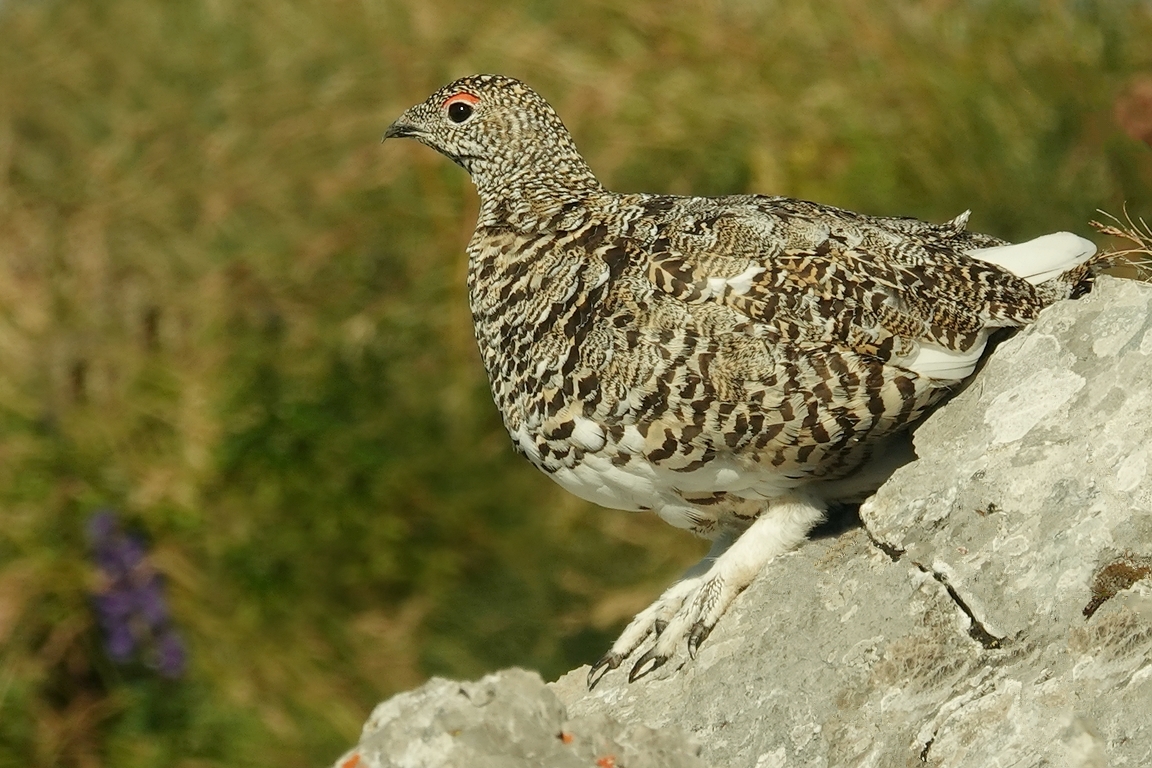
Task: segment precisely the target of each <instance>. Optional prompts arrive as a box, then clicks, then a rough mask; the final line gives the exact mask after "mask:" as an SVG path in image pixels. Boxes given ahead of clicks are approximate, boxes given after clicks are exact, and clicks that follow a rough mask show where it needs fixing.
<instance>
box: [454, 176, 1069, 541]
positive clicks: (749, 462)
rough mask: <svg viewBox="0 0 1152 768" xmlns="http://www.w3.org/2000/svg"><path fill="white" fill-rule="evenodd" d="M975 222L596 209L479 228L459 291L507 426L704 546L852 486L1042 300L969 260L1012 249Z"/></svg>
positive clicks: (743, 203) (528, 445)
mask: <svg viewBox="0 0 1152 768" xmlns="http://www.w3.org/2000/svg"><path fill="white" fill-rule="evenodd" d="M965 219H966V217H960V218H958V219H956V220H954V221H951V222H948V223H947V224H942V225H932V224H927V223H925V222H921V221H918V220H915V219H892V218H876V217H867V216H861V215H858V214H853V213H850V212H847V211H843V210H840V209H836V208H832V207H828V206H821V205H818V204H815V203H808V202H804V201H799V200H793V199H788V198H779V197H762V196H734V197H723V198H687V197H673V196H651V195H615V194H611V193H607V192H605V193H602V194H599V195H596V196H590V197H589V198H588V199H586V200H585V201H584V202H583V204H581V205H574V206H569V207H568V209H567V210H565V211H563V212H561V213H560V214H558V215H556V216H555V217H553V219H552V220H550V221H548V222H545V223H543V224H542V225H541V226H539V227H537V228H535V229H533V230H531V231H517V229H516V228H514V227H504V226H483V225H482V226H480V227H479V228H478V229H477V232H476V235H475V237H474V238H473V240H472V243H471V245H470V255H471V260H470V271H469V287H470V294H471V299H472V307H473V315H474V320H475V324H476V334H477V339H478V341H479V344H480V349H481V352H482V355H483V357H484V361H485V365H486V367H487V370H488V374H489V378H490V381H491V384H492V389H493V393H494V395H495V399H496V402H497V405H498V406H499V408H500V410H501V413H502V415H503V417H504V421H505V425H506V426H507V428H508V431H509V433H510V434H511V435H512V437H513V440H514V441H515V443H516V445H517V446H518V447H519V449H520V450H521V451H523V452H524V453H525V454H526V455H527V456H528V457H529V458H530V459H531V460H532V462H533V463H534V464H536V465H537V466H538V467H540V468H541V469H543V470H544V471H545V472H547V473H549V474H551V475H552V476H553V477H554V478H556V479H557V480H558V481H559V482H561V484H563V485H565V486H566V487H568V488H569V489H570V490H573V491H574V492H576V493H578V494H579V495H581V496H583V497H585V498H589V499H591V500H593V501H596V502H598V503H601V504H605V505H607V506H612V507H617V508H625V509H629V508H656V509H658V510H661V509H664V508H668V507H670V508H674V509H675V510H677V511H674V512H672V513H668V514H666V515H665V516H666V517H674V518H676V520H674V522H678V524H682V525H684V526H685V527H694V528H697V529H702V530H701V532H705V533H706V532H707V529H708V528H709V526H711V525H713V524H714V523H715V521H714V520H711V519H709V518H710V517H711V516H710V515H709V514H708V509H707V508H708V506H709V505H712V506H723V505H724V504H728V505H730V506H731V505H735V506H739V505H740V504H742V503H744V502H745V501H753V502H754V501H755V500H758V499H763V498H771V497H772V496H774V495H778V494H779V493H782V492H785V491H788V490H789V489H792V488H795V487H797V486H801V485H806V484H818V483H827V482H829V481H833V480H839V479H842V478H844V477H846V476H849V475H851V474H852V473H853V472H854V471H855V470H857V469H858V468H859V466H860V465H861V464H862V463H864V462H865V461H867V460H868V459H869V458H870V456H871V454H872V452H873V449H874V448H875V446H876V445H877V444H879V443H880V442H882V441H883V439H884V438H886V437H887V436H888V435H890V434H892V433H893V432H895V431H898V430H900V429H901V428H902V427H905V426H907V425H908V424H909V423H910V422H912V421H913V420H915V419H916V418H917V417H918V416H919V415H920V414H921V413H922V412H923V411H924V409H925V408H927V407H928V406H930V405H931V404H933V403H934V402H935V401H937V400H939V399H940V398H941V397H942V396H944V395H945V394H947V392H948V390H949V387H950V386H952V385H954V384H955V383H956V382H957V381H958V380H960V379H962V378H963V377H964V375H966V374H967V372H969V371H970V370H971V366H972V365H974V364H975V362H974V361H975V360H976V359H978V357H979V353H980V351H981V350H982V349H983V344H984V342H985V341H986V340H987V335H988V333H989V332H990V331H991V330H994V329H995V328H998V327H1005V326H1017V325H1022V324H1024V323H1027V322H1029V321H1030V320H1031V319H1032V318H1033V317H1034V316H1035V314H1036V312H1038V311H1039V309H1040V308H1041V307H1042V306H1043V305H1044V304H1045V303H1046V302H1047V301H1048V300H1050V299H1049V298H1047V297H1046V296H1045V294H1044V291H1040V290H1037V288H1036V287H1035V286H1033V285H1032V284H1030V283H1029V282H1027V281H1026V280H1024V279H1022V278H1019V277H1017V276H1015V275H1013V274H1012V273H1010V272H1009V271H1007V270H1006V269H1004V268H1002V267H999V266H996V265H993V264H989V263H985V262H982V261H980V260H979V259H975V258H973V257H972V256H970V255H967V252H969V251H973V250H975V249H980V248H990V247H995V246H998V245H1001V244H1002V241H999V240H996V239H995V238H991V237H988V236H985V235H979V234H974V233H970V232H967V231H966V229H965ZM977 347H978V349H976V348H977ZM969 358H971V360H969ZM941 359H943V360H945V361H947V364H946V365H941V364H940V363H939V361H940V360H941ZM918 360H919V361H921V362H925V361H929V362H932V361H934V362H933V364H934V365H935V369H932V366H931V365H927V364H926V366H925V367H926V368H928V370H918V369H917V361H918ZM956 360H959V361H960V362H959V363H956V362H955V361H956ZM949 366H950V367H949ZM961 373H963V375H960V374H961Z"/></svg>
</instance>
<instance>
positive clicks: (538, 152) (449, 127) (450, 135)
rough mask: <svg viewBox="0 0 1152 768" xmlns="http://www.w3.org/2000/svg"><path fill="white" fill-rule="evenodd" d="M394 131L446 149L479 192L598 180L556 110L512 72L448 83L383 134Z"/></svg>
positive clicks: (390, 136)
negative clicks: (470, 175)
mask: <svg viewBox="0 0 1152 768" xmlns="http://www.w3.org/2000/svg"><path fill="white" fill-rule="evenodd" d="M393 138H412V139H416V140H417V141H419V142H421V143H423V144H427V145H428V146H429V147H432V149H435V150H436V151H437V152H440V153H441V154H443V155H445V156H446V157H448V158H449V159H451V160H452V161H453V162H455V163H457V164H458V165H460V166H461V167H463V168H464V169H465V170H467V171H468V172H469V173H470V174H472V179H473V181H474V182H475V183H476V186H477V188H478V189H479V190H480V193H481V196H482V197H483V196H485V194H486V193H488V194H489V195H495V194H499V193H500V191H501V190H503V191H504V192H505V194H507V192H508V191H509V190H517V189H522V188H527V187H533V186H535V187H540V186H546V187H549V188H551V187H553V186H559V187H561V188H569V189H574V188H580V187H583V186H586V185H587V184H588V183H589V180H590V181H591V183H592V184H593V185H595V179H594V178H593V177H592V173H591V171H590V170H589V169H588V166H587V164H586V163H585V162H584V160H583V158H581V157H580V154H579V152H577V150H576V145H575V143H574V142H573V141H572V136H571V134H569V133H568V129H567V128H565V127H564V123H563V122H561V120H560V117H559V115H557V114H556V111H555V110H554V109H552V107H551V105H549V104H548V102H546V101H545V100H544V99H543V98H542V97H541V96H540V95H539V94H538V93H536V92H535V91H534V90H532V89H531V88H529V87H528V86H527V85H525V84H524V83H522V82H520V81H519V80H516V79H514V78H511V77H504V76H502V75H471V76H469V77H462V78H460V79H459V80H456V81H455V82H453V83H449V84H448V85H446V86H444V87H443V88H441V89H440V90H438V91H436V92H435V93H433V94H432V95H431V96H429V97H428V98H427V99H426V100H425V101H423V102H421V103H420V104H417V105H415V106H414V107H411V108H410V109H408V110H406V111H405V112H404V114H402V115H400V117H399V118H397V119H396V121H395V122H394V123H392V125H390V126H388V130H387V131H385V133H384V140H385V141H386V140H388V139H393ZM596 186H598V185H596Z"/></svg>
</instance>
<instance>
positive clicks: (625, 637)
mask: <svg viewBox="0 0 1152 768" xmlns="http://www.w3.org/2000/svg"><path fill="white" fill-rule="evenodd" d="M823 518H824V507H823V505H822V504H820V503H818V502H816V501H815V500H813V499H810V498H806V497H796V496H793V497H785V498H781V499H774V500H772V501H771V502H769V505H768V508H767V509H766V510H765V511H764V512H763V513H761V515H760V516H759V517H758V518H756V520H755V522H753V523H752V525H751V526H749V528H748V530H746V531H745V532H744V533H743V534H742V535H741V536H740V537H739V538H738V539H736V540H735V542H733V543H732V544H731V546H727V548H726V549H725V548H724V547H720V549H721V551H720V552H719V553H718V552H716V549H717V547H716V546H714V547H713V551H712V552H709V553H708V557H706V558H704V560H703V561H702V562H701V566H705V568H706V570H704V569H702V568H701V567H700V566H697V568H693V569H692V571H689V574H690V575H688V576H686V577H685V578H683V579H681V580H680V581H678V582H676V583H675V584H673V585H672V586H671V587H670V588H669V589H668V590H667V591H665V592H664V594H662V595H661V596H660V597H659V598H658V599H657V600H656V602H654V603H652V605H650V606H648V607H647V608H645V609H644V610H643V611H641V612H640V613H639V614H637V616H636V618H634V619H633V620H632V621H631V622H629V624H628V626H627V627H625V629H624V632H623V633H621V635H620V637H619V638H617V640H616V642H615V643H613V644H612V649H611V650H610V651H608V653H606V654H604V656H603V657H601V658H600V660H599V661H597V662H596V663H595V664H593V665H592V668H591V669H590V670H589V671H588V690H592V689H593V688H594V687H595V686H596V684H597V683H599V682H600V680H602V679H603V677H604V675H606V674H607V673H608V672H609V671H611V670H613V669H616V668H617V667H619V666H620V664H621V663H622V662H623V661H624V660H625V659H627V658H628V657H629V656H630V655H631V654H632V653H633V652H634V651H635V650H636V649H637V648H639V647H640V645H641V644H642V643H643V642H644V641H645V640H646V639H647V638H648V637H649V636H650V635H654V636H655V642H654V643H653V645H652V647H651V648H649V649H648V651H647V652H645V653H644V654H643V655H641V656H640V658H639V659H637V660H636V663H635V664H633V666H632V670H631V671H630V672H629V674H628V681H629V682H634V681H636V680H639V679H640V678H642V677H644V676H645V675H647V674H650V673H651V672H653V671H654V670H656V669H659V668H660V667H662V666H664V665H665V664H666V663H667V662H668V660H669V659H671V658H672V656H673V655H674V654H675V652H676V648H677V647H678V646H679V645H680V644H681V643H685V644H686V645H687V647H688V654H689V656H691V657H692V658H696V652H697V651H698V650H699V648H700V645H701V643H703V642H704V640H706V639H707V637H708V635H709V634H711V632H712V629H713V628H714V627H715V626H716V622H718V621H719V620H720V617H721V616H723V615H724V612H725V611H727V610H728V607H729V606H730V605H731V604H732V601H733V600H735V599H736V596H737V595H739V594H740V593H741V592H743V591H744V589H745V588H746V587H747V586H748V585H749V584H751V583H752V581H753V579H755V578H756V575H757V574H759V573H760V571H761V570H763V568H764V566H765V565H767V564H768V563H769V562H770V561H771V560H772V559H773V558H775V557H776V556H777V555H780V554H783V553H784V552H787V551H789V550H791V549H794V548H795V547H796V546H798V545H799V544H800V543H801V542H802V541H804V539H805V538H806V537H807V535H808V532H809V531H810V530H812V527H813V526H815V525H816V524H817V523H819V522H820V521H821V520H822V519H823ZM700 570H702V571H703V572H702V573H700V575H691V574H692V573H694V572H697V571H700Z"/></svg>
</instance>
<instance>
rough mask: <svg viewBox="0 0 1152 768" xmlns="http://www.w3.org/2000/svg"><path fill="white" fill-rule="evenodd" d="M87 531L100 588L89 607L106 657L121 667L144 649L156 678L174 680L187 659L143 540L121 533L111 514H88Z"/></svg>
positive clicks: (114, 515)
mask: <svg viewBox="0 0 1152 768" xmlns="http://www.w3.org/2000/svg"><path fill="white" fill-rule="evenodd" d="M87 528H88V539H89V541H90V542H91V545H92V559H93V561H94V562H95V564H96V568H97V570H98V572H99V574H100V583H101V586H100V588H99V589H98V590H97V592H96V594H94V595H93V596H92V604H93V607H94V608H95V612H96V618H97V621H98V623H99V624H100V628H101V629H102V630H103V633H104V647H105V650H106V651H107V652H108V655H109V657H111V658H112V660H113V661H115V662H117V663H119V664H123V663H126V662H129V661H131V660H132V659H133V657H135V656H136V655H137V651H139V650H140V649H142V648H143V649H147V651H148V658H149V660H150V663H151V664H152V666H154V667H155V668H156V669H157V670H158V671H159V672H160V674H161V675H163V676H164V677H169V678H176V677H179V676H180V675H181V674H182V673H183V671H184V667H185V665H186V661H187V655H186V653H185V650H184V644H183V643H182V642H181V640H180V637H179V635H178V634H177V633H176V630H175V628H174V627H173V625H172V620H171V617H170V615H169V613H168V606H167V605H166V604H165V602H164V583H163V579H162V578H161V576H160V574H159V573H158V572H157V571H156V569H155V568H153V567H152V564H151V563H150V562H149V560H148V552H147V548H146V547H145V545H144V541H143V540H142V539H141V538H139V537H138V536H133V535H132V534H129V533H125V532H124V531H123V530H121V528H120V523H119V521H118V520H117V519H116V513H114V512H112V511H111V510H107V509H104V510H99V511H98V512H96V513H95V514H93V515H92V517H91V518H90V519H89V520H88V526H87Z"/></svg>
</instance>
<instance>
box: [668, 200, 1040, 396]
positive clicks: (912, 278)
mask: <svg viewBox="0 0 1152 768" xmlns="http://www.w3.org/2000/svg"><path fill="white" fill-rule="evenodd" d="M681 201H682V202H679V203H676V204H675V205H674V207H673V208H672V209H670V210H668V211H667V215H664V216H662V217H661V223H660V224H659V225H657V228H656V237H654V238H653V239H652V241H651V245H650V247H649V248H648V249H647V250H648V253H649V258H650V260H649V262H648V276H649V279H650V280H651V281H652V283H653V284H654V285H655V286H656V287H657V288H658V289H659V290H661V291H663V292H666V293H668V294H671V295H673V296H676V297H677V298H679V299H681V300H683V301H686V302H706V301H710V302H719V303H722V304H725V305H727V306H729V307H731V308H732V309H734V310H735V311H736V312H738V313H739V314H741V315H743V316H745V317H747V318H748V319H749V320H750V321H753V322H755V323H757V324H763V325H766V326H768V327H770V328H772V329H773V331H774V333H777V334H779V337H780V338H781V340H784V341H793V342H798V343H815V344H822V345H830V346H831V347H833V348H839V349H842V350H844V351H854V352H857V353H859V354H863V355H868V356H874V357H876V358H879V359H880V360H883V361H884V362H885V363H890V364H894V365H898V366H900V367H903V368H907V369H909V370H912V371H914V372H916V373H918V374H922V375H925V376H928V377H929V378H933V379H939V380H959V379H962V378H965V377H966V376H967V375H968V374H969V373H971V371H972V370H973V368H974V367H975V365H976V363H977V362H978V360H979V358H980V356H981V354H982V352H983V349H984V345H985V343H986V342H987V339H988V335H989V333H990V332H991V330H994V329H995V328H998V327H1005V326H1019V325H1022V324H1024V323H1026V322H1028V321H1030V320H1031V319H1032V318H1033V317H1035V314H1036V312H1037V311H1038V310H1039V309H1040V308H1041V306H1042V301H1041V299H1040V298H1039V297H1038V296H1037V293H1036V291H1035V289H1034V288H1033V286H1032V285H1031V284H1030V283H1029V282H1028V281H1027V280H1025V279H1022V278H1020V277H1017V276H1015V275H1013V274H1012V273H1011V272H1010V271H1008V270H1007V269H1005V268H1004V267H1001V266H998V265H997V264H994V263H991V262H985V261H981V260H980V259H978V258H974V257H973V256H971V255H968V253H967V252H969V251H975V250H976V249H980V248H990V247H995V246H1000V245H1002V243H1001V241H998V240H995V239H994V238H990V237H987V236H983V235H977V234H973V233H969V232H967V231H966V229H965V225H966V223H967V215H963V216H961V217H958V218H957V219H955V220H953V221H951V222H948V223H946V224H940V225H933V224H928V223H925V222H921V221H917V220H915V219H888V218H877V217H867V216H862V215H859V214H854V213H850V212H848V211H843V210H840V209H837V208H832V207H828V206H820V205H817V204H815V203H807V202H803V201H799V200H792V199H788V198H770V197H759V196H748V197H739V198H715V199H701V198H697V199H685V198H681Z"/></svg>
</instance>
